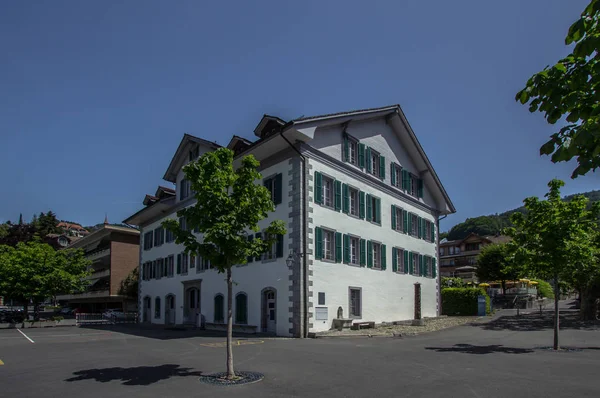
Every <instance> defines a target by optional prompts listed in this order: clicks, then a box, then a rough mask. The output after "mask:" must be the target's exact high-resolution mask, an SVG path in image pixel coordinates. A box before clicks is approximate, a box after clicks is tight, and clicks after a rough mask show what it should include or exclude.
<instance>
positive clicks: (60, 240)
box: [45, 233, 81, 250]
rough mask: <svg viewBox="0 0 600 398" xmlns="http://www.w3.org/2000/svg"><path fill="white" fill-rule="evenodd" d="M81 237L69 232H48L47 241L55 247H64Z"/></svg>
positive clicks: (57, 248)
mask: <svg viewBox="0 0 600 398" xmlns="http://www.w3.org/2000/svg"><path fill="white" fill-rule="evenodd" d="M78 239H81V237H79V236H73V235H68V234H65V233H63V234H48V235H46V239H45V240H46V243H47V244H49V245H50V246H52V247H54V249H56V250H59V249H64V248H66V247H67V246H69V245H70V244H71V243H73V242H75V241H76V240H78Z"/></svg>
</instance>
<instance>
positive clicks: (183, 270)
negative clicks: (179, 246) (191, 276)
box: [181, 252, 189, 275]
mask: <svg viewBox="0 0 600 398" xmlns="http://www.w3.org/2000/svg"><path fill="white" fill-rule="evenodd" d="M188 261H189V256H188V254H187V253H185V252H182V253H181V274H182V275H185V274H187V273H188Z"/></svg>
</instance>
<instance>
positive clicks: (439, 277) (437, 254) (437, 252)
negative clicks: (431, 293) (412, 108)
mask: <svg viewBox="0 0 600 398" xmlns="http://www.w3.org/2000/svg"><path fill="white" fill-rule="evenodd" d="M446 217H448V214H444V216H443V217H441V218H440V216H438V217H437V230H438V233H437V237H436V240H437V242H436V245H435V257H436V258H437V267H438V270H441V268H442V264H441V261H440V221H442V220H443V219H444V218H446ZM437 285H438V291H437V294H438V311H437V312H438V314H437V316H441V315H442V273H441V271H439V272H438V273H437Z"/></svg>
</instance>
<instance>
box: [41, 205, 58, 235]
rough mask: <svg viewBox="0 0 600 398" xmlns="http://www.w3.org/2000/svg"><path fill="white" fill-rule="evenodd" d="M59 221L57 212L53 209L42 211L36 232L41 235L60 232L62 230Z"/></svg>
mask: <svg viewBox="0 0 600 398" xmlns="http://www.w3.org/2000/svg"><path fill="white" fill-rule="evenodd" d="M58 222H59V221H58V218H56V214H54V212H53V211H52V210H50V211H49V212H48V213H45V214H44V213H43V212H42V213H40V215H39V217H38V219H37V224H35V229H36V232H37V233H38V234H39V235H40V236H41V237H44V236H46V235H48V234H58V233H60V232H61V230H60V228H59V227H58Z"/></svg>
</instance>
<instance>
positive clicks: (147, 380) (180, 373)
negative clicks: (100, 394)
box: [65, 364, 202, 386]
mask: <svg viewBox="0 0 600 398" xmlns="http://www.w3.org/2000/svg"><path fill="white" fill-rule="evenodd" d="M190 370H191V368H180V367H179V365H173V364H166V365H160V366H138V367H135V368H104V369H86V370H79V371H77V372H73V377H71V378H69V379H65V381H68V382H73V381H81V380H91V379H93V380H96V381H98V382H100V383H107V382H109V381H122V384H123V385H126V386H147V385H149V384H153V383H156V382H159V381H161V380H166V379H168V378H170V377H188V376H201V375H202V372H199V371H194V372H191V371H190Z"/></svg>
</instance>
